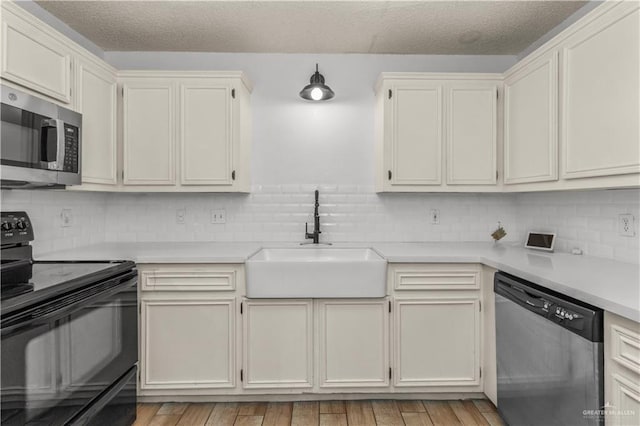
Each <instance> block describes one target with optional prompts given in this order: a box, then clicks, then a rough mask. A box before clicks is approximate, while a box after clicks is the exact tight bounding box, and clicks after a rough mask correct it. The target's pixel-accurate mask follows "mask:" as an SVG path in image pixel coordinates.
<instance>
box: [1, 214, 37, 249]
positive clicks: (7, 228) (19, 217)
mask: <svg viewBox="0 0 640 426" xmlns="http://www.w3.org/2000/svg"><path fill="white" fill-rule="evenodd" d="M0 240H1V242H2V245H5V244H17V243H27V242H30V241H33V227H32V226H31V220H30V219H29V216H28V215H27V213H26V212H2V219H1V220H0Z"/></svg>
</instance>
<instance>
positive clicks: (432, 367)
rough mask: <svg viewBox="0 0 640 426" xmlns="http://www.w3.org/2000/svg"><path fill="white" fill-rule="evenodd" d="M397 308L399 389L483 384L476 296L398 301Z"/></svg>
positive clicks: (397, 373)
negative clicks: (481, 379) (481, 381)
mask: <svg viewBox="0 0 640 426" xmlns="http://www.w3.org/2000/svg"><path fill="white" fill-rule="evenodd" d="M394 307H395V317H394V323H395V327H394V332H395V333H394V336H395V338H394V350H395V354H394V355H395V366H396V367H395V369H394V370H395V371H396V374H395V378H394V386H398V387H401V386H470V385H471V386H477V385H479V384H480V377H479V373H480V367H479V348H480V339H479V335H480V333H479V323H480V321H479V305H478V300H477V299H476V298H457V297H456V298H454V297H410V298H409V297H398V298H396V299H395V302H394Z"/></svg>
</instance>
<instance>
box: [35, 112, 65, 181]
mask: <svg viewBox="0 0 640 426" xmlns="http://www.w3.org/2000/svg"><path fill="white" fill-rule="evenodd" d="M46 128H55V129H56V157H55V159H54V160H53V161H46V160H48V158H47V156H46V154H47V151H48V148H49V144H50V143H51V141H50V140H48V139H47V137H48V135H49V132H46V131H45V130H46ZM40 135H41V136H40V138H41V144H40V145H41V146H40V149H41V150H42V151H43V152H42V153H41V158H44V160H42V165H43V166H44V167H45V168H46V169H48V170H62V169H63V168H64V155H65V143H64V122H63V121H62V120H60V119H58V118H51V119H48V120H43V121H42V128H41V130H40Z"/></svg>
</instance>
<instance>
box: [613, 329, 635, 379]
mask: <svg viewBox="0 0 640 426" xmlns="http://www.w3.org/2000/svg"><path fill="white" fill-rule="evenodd" d="M611 358H612V359H613V360H614V361H615V362H616V363H618V364H619V365H622V366H623V367H626V368H629V369H631V370H632V371H634V372H635V373H637V374H640V335H638V333H635V332H633V331H631V330H629V329H626V328H624V327H620V326H619V325H612V326H611Z"/></svg>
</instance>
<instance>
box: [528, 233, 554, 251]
mask: <svg viewBox="0 0 640 426" xmlns="http://www.w3.org/2000/svg"><path fill="white" fill-rule="evenodd" d="M555 242H556V234H553V233H543V232H529V235H527V242H526V243H525V244H524V246H525V247H526V248H530V249H536V250H544V251H553V246H554V244H555Z"/></svg>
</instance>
